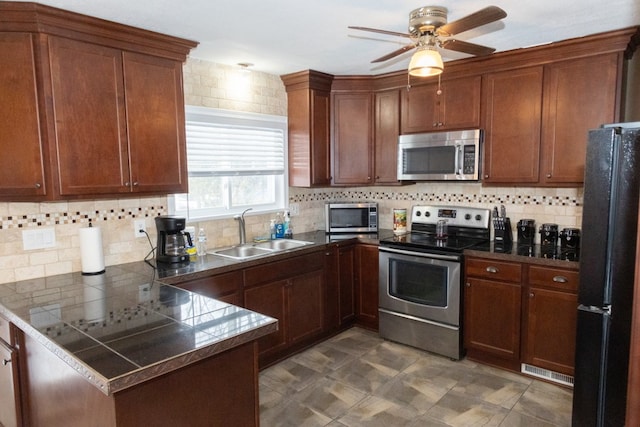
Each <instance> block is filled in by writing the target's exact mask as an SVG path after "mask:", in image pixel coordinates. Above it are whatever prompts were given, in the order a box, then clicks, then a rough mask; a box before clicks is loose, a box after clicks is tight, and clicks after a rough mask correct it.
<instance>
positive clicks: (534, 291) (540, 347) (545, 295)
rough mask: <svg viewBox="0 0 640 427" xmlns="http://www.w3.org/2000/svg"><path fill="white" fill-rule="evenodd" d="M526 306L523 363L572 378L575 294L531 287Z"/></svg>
mask: <svg viewBox="0 0 640 427" xmlns="http://www.w3.org/2000/svg"><path fill="white" fill-rule="evenodd" d="M527 304H528V309H527V328H526V340H525V346H524V353H525V354H524V361H525V363H528V364H531V365H534V366H539V367H541V368H545V369H550V370H552V371H555V372H560V373H563V374H566V375H573V374H574V358H575V350H576V345H575V341H576V319H577V315H578V311H577V309H576V307H578V297H577V295H576V294H573V293H568V292H558V291H553V290H549V289H542V288H533V287H532V288H530V289H529V295H528V299H527Z"/></svg>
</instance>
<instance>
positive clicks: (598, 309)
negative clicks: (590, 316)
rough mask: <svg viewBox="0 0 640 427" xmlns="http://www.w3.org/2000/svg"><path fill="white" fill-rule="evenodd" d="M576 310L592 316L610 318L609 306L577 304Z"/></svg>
mask: <svg viewBox="0 0 640 427" xmlns="http://www.w3.org/2000/svg"><path fill="white" fill-rule="evenodd" d="M578 310H581V311H588V312H591V313H594V314H606V315H608V316H611V305H605V306H604V307H596V306H595V305H584V304H579V305H578Z"/></svg>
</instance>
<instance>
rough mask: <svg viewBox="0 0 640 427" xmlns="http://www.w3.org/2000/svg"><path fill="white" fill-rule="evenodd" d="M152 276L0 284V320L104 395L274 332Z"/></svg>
mask: <svg viewBox="0 0 640 427" xmlns="http://www.w3.org/2000/svg"><path fill="white" fill-rule="evenodd" d="M155 274H156V272H155V270H154V269H153V268H151V267H150V266H148V265H146V264H145V263H144V262H138V263H131V264H123V265H119V266H111V267H107V269H106V272H105V273H104V274H101V275H95V276H83V275H82V274H81V273H71V274H64V275H59V276H51V277H47V278H42V279H34V280H27V281H22V282H15V283H8V284H4V285H0V314H2V315H3V316H5V317H6V318H7V319H8V320H9V321H10V322H12V323H14V324H15V325H16V326H17V327H18V328H20V329H21V330H22V331H24V333H25V334H28V335H29V336H30V337H32V338H34V339H35V340H37V341H38V342H39V343H40V344H42V345H43V346H45V347H46V348H47V349H48V350H49V351H51V352H52V353H54V354H55V355H56V356H58V357H59V358H60V359H62V360H64V361H65V362H66V363H67V364H68V365H69V366H71V367H72V368H74V369H75V370H76V371H77V372H78V373H80V374H81V375H82V376H83V377H84V378H85V379H87V380H88V381H89V382H91V383H92V384H94V385H95V386H96V387H98V388H99V389H100V390H101V391H102V392H103V393H105V394H106V395H111V394H113V393H115V392H117V391H120V390H124V389H126V388H128V387H131V386H134V385H136V384H139V383H142V382H144V381H147V380H149V379H151V378H154V377H157V376H160V375H162V374H165V373H167V372H171V371H174V370H176V369H179V368H181V367H183V366H185V365H188V364H190V363H194V362H197V361H199V360H202V359H205V358H208V357H211V356H214V355H215V354H218V353H221V352H223V351H225V350H228V349H231V348H233V347H236V346H238V345H240V344H243V343H246V342H249V341H253V340H255V339H257V338H260V337H262V336H264V335H267V334H269V333H271V332H274V331H276V330H277V329H278V322H277V320H276V319H273V318H271V317H268V316H264V315H262V314H259V313H255V312H252V311H250V310H246V309H243V308H240V307H236V306H233V305H229V304H226V303H223V302H221V301H218V300H215V299H211V298H207V297H204V296H201V295H198V294H195V293H192V292H188V291H185V290H182V289H179V288H177V287H174V286H171V285H167V284H164V283H162V282H160V281H158V280H156V277H155Z"/></svg>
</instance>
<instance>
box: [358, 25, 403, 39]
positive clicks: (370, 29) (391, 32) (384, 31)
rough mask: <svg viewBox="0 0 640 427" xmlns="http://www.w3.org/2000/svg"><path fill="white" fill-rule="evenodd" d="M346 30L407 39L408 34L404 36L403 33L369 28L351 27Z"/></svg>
mask: <svg viewBox="0 0 640 427" xmlns="http://www.w3.org/2000/svg"><path fill="white" fill-rule="evenodd" d="M348 28H350V29H352V30H360V31H370V32H372V33H379V34H387V35H390V36H398V37H409V34H405V33H398V32H395V31H387V30H379V29H377V28H369V27H352V26H349V27H348Z"/></svg>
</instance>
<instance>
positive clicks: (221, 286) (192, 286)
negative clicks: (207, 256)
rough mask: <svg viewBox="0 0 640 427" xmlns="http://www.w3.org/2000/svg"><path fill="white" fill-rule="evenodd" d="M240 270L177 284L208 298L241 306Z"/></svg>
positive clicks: (241, 278) (242, 279) (241, 281)
mask: <svg viewBox="0 0 640 427" xmlns="http://www.w3.org/2000/svg"><path fill="white" fill-rule="evenodd" d="M243 282H244V278H243V275H242V271H241V270H237V271H232V272H229V273H223V274H217V275H215V276H209V277H203V278H201V279H193V280H189V281H186V282H182V283H179V284H178V285H177V286H179V287H181V288H182V289H186V290H188V291H191V292H195V293H197V294H200V295H204V296H206V297H209V298H215V299H217V300H220V301H223V302H226V303H228V304H233V305H237V306H239V307H243V301H242V296H243V295H242V284H243Z"/></svg>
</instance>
